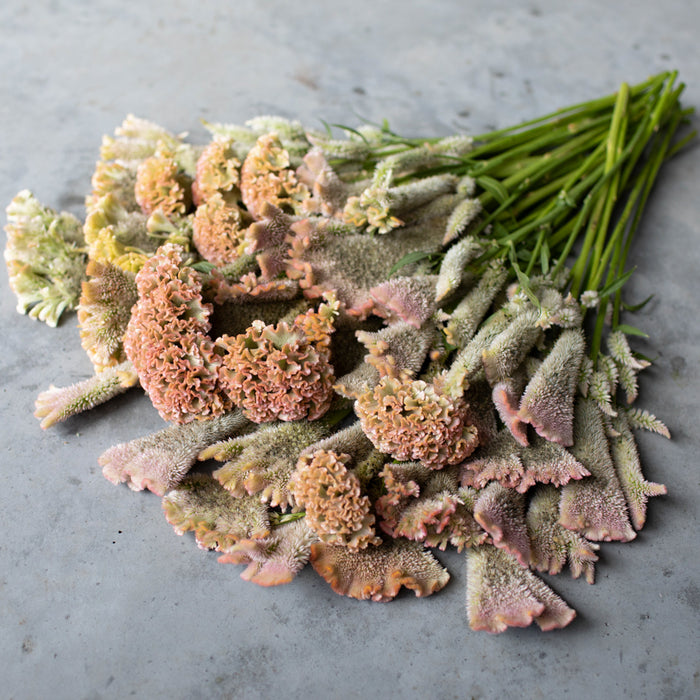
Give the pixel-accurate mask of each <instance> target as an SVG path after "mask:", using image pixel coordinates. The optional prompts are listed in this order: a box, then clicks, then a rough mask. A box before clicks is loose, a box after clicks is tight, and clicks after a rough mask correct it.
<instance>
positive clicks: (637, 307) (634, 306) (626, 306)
mask: <svg viewBox="0 0 700 700" xmlns="http://www.w3.org/2000/svg"><path fill="white" fill-rule="evenodd" d="M653 298H654V295H653V294H650V295H649V296H648V297H647V298H646V299H645V300H644V301H641V302H639V304H625V303H624V302H623V303H622V308H623V309H624V310H625V311H632V312H635V311H641V310H642V309H643V308H644V307H645V306H646V305H647V304H648V303H649V302H650V301H651V300H652V299H653Z"/></svg>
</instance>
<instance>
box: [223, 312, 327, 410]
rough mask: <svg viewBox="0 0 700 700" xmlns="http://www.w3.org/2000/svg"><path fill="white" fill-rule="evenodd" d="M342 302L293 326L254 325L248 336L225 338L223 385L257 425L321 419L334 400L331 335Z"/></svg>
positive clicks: (301, 318)
mask: <svg viewBox="0 0 700 700" xmlns="http://www.w3.org/2000/svg"><path fill="white" fill-rule="evenodd" d="M336 313H337V303H336V302H335V301H333V302H331V304H322V305H321V307H320V308H319V310H318V312H310V313H309V314H306V315H303V314H302V315H300V316H299V317H297V319H296V320H295V322H294V323H293V324H292V325H290V324H288V323H286V322H284V321H281V322H280V323H279V324H277V325H276V326H272V325H265V324H264V323H263V322H262V321H255V322H253V324H252V325H251V326H250V328H248V330H247V331H246V332H245V333H240V334H239V335H237V336H235V337H230V336H227V335H224V336H222V337H221V338H219V340H218V341H217V348H218V350H219V352H220V353H221V355H222V362H223V365H222V369H221V384H222V386H223V387H224V389H225V390H226V392H227V393H228V395H229V396H230V397H231V400H232V401H233V402H234V403H235V404H236V405H238V406H240V407H241V408H242V409H243V410H244V412H245V414H246V415H247V416H248V417H249V418H250V419H251V420H252V421H255V422H256V423H264V422H267V421H271V420H299V419H301V418H308V419H309V420H315V419H316V418H320V417H321V416H322V415H323V414H324V413H325V412H326V411H327V410H328V408H329V407H330V404H331V400H332V397H333V380H334V374H333V367H332V365H331V363H330V334H331V333H332V331H333V324H332V319H333V317H334V316H335V314H336Z"/></svg>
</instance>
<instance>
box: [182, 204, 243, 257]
mask: <svg viewBox="0 0 700 700" xmlns="http://www.w3.org/2000/svg"><path fill="white" fill-rule="evenodd" d="M246 223H247V221H246V217H245V214H244V212H243V211H241V209H239V207H238V206H237V205H236V204H234V203H229V202H228V201H227V200H226V199H224V197H223V196H222V195H221V194H220V193H219V192H215V193H213V194H211V195H210V196H209V197H208V198H207V200H206V201H205V202H203V203H202V204H200V205H199V206H198V207H197V211H196V212H195V215H194V220H193V233H192V242H193V243H194V246H195V248H197V251H198V252H199V254H200V255H201V256H202V257H203V258H204V259H205V260H208V261H209V262H211V263H214V264H215V265H227V264H229V263H232V262H234V261H235V260H237V259H238V258H239V257H240V255H241V253H242V252H243V247H244V246H245V225H246Z"/></svg>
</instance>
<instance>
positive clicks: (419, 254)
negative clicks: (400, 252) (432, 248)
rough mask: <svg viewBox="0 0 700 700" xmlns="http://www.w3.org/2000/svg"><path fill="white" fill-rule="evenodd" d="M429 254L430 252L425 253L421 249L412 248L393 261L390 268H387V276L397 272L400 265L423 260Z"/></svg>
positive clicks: (403, 265)
mask: <svg viewBox="0 0 700 700" xmlns="http://www.w3.org/2000/svg"><path fill="white" fill-rule="evenodd" d="M430 255H431V254H430V253H426V252H425V251H422V250H414V251H413V252H412V253H408V254H407V255H404V256H403V258H401V260H399V261H397V262H396V263H394V265H393V266H392V268H391V269H390V270H389V277H391V276H392V275H393V274H394V273H395V272H398V271H399V270H400V269H401V268H402V267H405V266H406V265H410V264H411V263H414V262H418V261H419V260H425V259H426V258H429V257H430Z"/></svg>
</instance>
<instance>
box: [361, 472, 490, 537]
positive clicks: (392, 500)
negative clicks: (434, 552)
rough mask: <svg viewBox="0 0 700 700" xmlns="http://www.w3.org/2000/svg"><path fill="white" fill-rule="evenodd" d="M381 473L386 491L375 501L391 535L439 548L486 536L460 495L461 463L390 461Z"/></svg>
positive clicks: (385, 528) (378, 513)
mask: <svg viewBox="0 0 700 700" xmlns="http://www.w3.org/2000/svg"><path fill="white" fill-rule="evenodd" d="M380 476H381V477H382V479H383V482H384V489H385V493H383V495H382V496H380V497H379V498H378V499H377V502H376V504H375V505H376V511H377V515H379V517H380V518H381V521H380V527H381V528H382V530H383V531H384V532H386V533H387V534H388V535H391V536H392V537H406V538H407V539H409V540H416V541H418V542H423V543H424V544H426V545H427V546H429V547H439V548H440V549H445V547H446V546H447V545H448V544H451V545H454V546H455V547H457V549H458V550H462V549H463V548H464V547H472V546H475V545H478V544H481V543H482V542H483V541H484V540H485V539H486V537H487V534H486V532H485V531H484V530H482V529H481V528H480V527H479V525H477V523H476V521H475V520H474V518H473V517H472V514H471V512H470V511H469V509H468V508H467V507H466V504H465V503H464V502H463V499H462V498H461V494H460V489H459V487H458V467H451V468H446V469H440V470H434V469H427V468H426V467H424V466H423V465H421V464H418V463H416V462H399V463H389V464H387V465H385V467H384V469H383V470H382V472H381V473H380Z"/></svg>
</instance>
